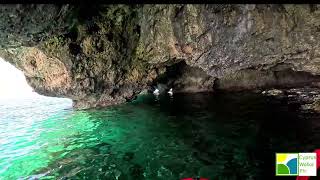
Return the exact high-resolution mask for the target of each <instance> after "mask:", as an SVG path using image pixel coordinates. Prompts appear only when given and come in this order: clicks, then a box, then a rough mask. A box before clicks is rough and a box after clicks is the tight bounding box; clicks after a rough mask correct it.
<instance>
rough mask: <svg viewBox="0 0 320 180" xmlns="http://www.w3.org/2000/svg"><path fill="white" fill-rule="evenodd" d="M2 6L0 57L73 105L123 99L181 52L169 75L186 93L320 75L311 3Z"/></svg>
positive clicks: (318, 22) (319, 15)
mask: <svg viewBox="0 0 320 180" xmlns="http://www.w3.org/2000/svg"><path fill="white" fill-rule="evenodd" d="M0 14H1V15H0V22H1V23H0V28H1V33H0V56H1V57H3V58H4V59H6V60H7V61H9V62H11V63H12V64H14V65H15V66H16V67H17V68H19V69H21V70H23V72H24V73H25V75H26V77H27V80H28V82H29V84H30V85H31V86H33V87H34V88H35V90H36V91H37V92H39V93H41V94H44V95H50V96H62V97H69V98H71V99H73V100H74V102H75V107H78V108H86V107H94V106H107V105H112V104H117V103H121V102H124V101H126V100H129V99H131V98H132V97H134V96H135V95H136V94H138V93H139V92H140V91H141V90H143V89H146V88H148V86H150V85H153V84H155V83H156V82H157V81H158V80H159V79H160V78H159V77H161V76H166V75H167V74H168V71H169V70H170V67H172V66H179V63H181V62H182V61H184V62H185V65H183V66H181V68H179V69H182V70H181V73H180V75H179V76H175V78H176V79H170V78H169V79H170V80H169V81H167V83H168V84H169V85H170V86H171V87H173V88H174V89H175V88H176V89H179V90H180V91H190V92H196V91H204V90H206V91H207V90H208V91H210V90H212V88H214V87H217V88H222V89H237V88H239V87H240V89H252V88H257V87H259V88H260V87H264V86H274V85H277V86H281V85H282V84H284V85H287V84H290V85H294V84H295V81H293V79H294V78H296V77H297V76H298V77H299V79H300V80H299V83H309V82H310V81H311V82H313V81H318V78H317V77H316V76H317V75H319V74H320V48H319V47H320V7H319V6H318V5H82V6H71V5H61V6H57V5H3V6H1V7H0ZM287 72H290V73H287ZM295 72H297V73H298V74H295ZM301 72H302V73H304V74H302V75H301V76H300V74H301ZM299 73H300V74H299ZM305 73H307V74H308V75H306V74H305ZM279 74H280V75H279ZM309 76H310V77H311V79H312V80H310V78H306V77H309ZM257 77H262V78H257ZM233 79H236V81H235V80H233ZM252 79H253V80H254V81H252ZM214 82H218V83H217V84H215V85H214ZM311 82H310V83H311Z"/></svg>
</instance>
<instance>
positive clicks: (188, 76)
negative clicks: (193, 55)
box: [153, 60, 215, 92]
mask: <svg viewBox="0 0 320 180" xmlns="http://www.w3.org/2000/svg"><path fill="white" fill-rule="evenodd" d="M214 79H215V78H214V77H211V76H209V75H208V74H207V73H206V72H204V71H203V70H202V69H201V68H199V67H193V66H190V65H188V64H187V63H186V62H185V61H183V60H182V61H179V62H178V63H175V64H173V65H168V66H166V71H165V72H164V73H162V74H159V76H158V78H157V79H156V80H155V81H154V82H153V86H157V87H158V88H159V85H160V88H162V89H163V90H169V89H170V88H173V90H174V91H175V92H209V91H212V90H213V88H212V87H213V83H214ZM159 90H160V91H161V89H159Z"/></svg>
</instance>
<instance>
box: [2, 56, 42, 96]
mask: <svg viewBox="0 0 320 180" xmlns="http://www.w3.org/2000/svg"><path fill="white" fill-rule="evenodd" d="M36 95H38V94H37V93H35V92H33V89H32V88H31V87H30V86H29V84H28V83H27V80H26V78H25V76H24V74H23V72H22V71H20V70H18V69H17V68H16V67H14V66H13V65H11V64H10V63H8V62H6V61H4V60H3V59H2V58H0V98H1V99H3V98H22V97H30V96H36Z"/></svg>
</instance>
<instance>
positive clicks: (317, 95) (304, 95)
mask: <svg viewBox="0 0 320 180" xmlns="http://www.w3.org/2000/svg"><path fill="white" fill-rule="evenodd" d="M262 94H263V95H266V96H272V97H275V98H279V99H285V100H287V102H288V103H289V104H297V105H299V106H300V109H301V110H302V111H305V112H307V113H310V112H315V113H320V89H319V88H314V87H303V88H292V89H281V90H280V89H271V90H265V91H263V92H262Z"/></svg>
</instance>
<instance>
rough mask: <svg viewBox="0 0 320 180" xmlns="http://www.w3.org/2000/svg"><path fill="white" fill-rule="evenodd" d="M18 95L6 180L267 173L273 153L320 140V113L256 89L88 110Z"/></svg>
mask: <svg viewBox="0 0 320 180" xmlns="http://www.w3.org/2000/svg"><path fill="white" fill-rule="evenodd" d="M20 101H21V102H20ZM20 101H19V102H15V101H12V102H10V103H9V104H8V102H0V110H1V113H0V115H1V116H0V179H19V178H20V179H110V180H113V179H134V180H140V179H141V180H142V179H147V180H157V179H159V180H162V179H163V180H171V179H172V180H174V179H180V178H183V177H196V176H202V177H207V178H210V179H264V178H266V179H267V178H269V177H271V178H272V177H274V174H275V173H274V153H275V152H290V151H294V152H296V151H312V150H313V149H315V148H317V147H319V145H320V141H319V137H320V136H319V135H320V134H319V129H320V128H319V127H320V123H319V121H317V120H318V117H317V116H315V117H313V116H314V115H309V114H308V115H306V114H301V113H299V112H298V110H297V108H298V106H296V105H288V104H287V103H286V102H285V101H279V100H274V99H266V98H264V97H261V96H259V95H256V94H243V93H238V94H220V95H212V94H193V95H191V94H175V95H174V96H173V97H169V96H160V97H159V98H155V97H154V96H151V95H150V96H149V95H146V96H141V97H139V98H138V99H137V100H135V101H134V102H131V103H127V104H124V105H119V106H114V107H109V108H104V109H91V110H85V111H73V110H72V109H71V104H70V101H67V100H63V99H62V100H61V99H60V100H56V99H52V98H51V99H46V98H38V99H28V100H20ZM293 179H294V178H293Z"/></svg>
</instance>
